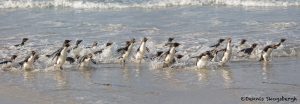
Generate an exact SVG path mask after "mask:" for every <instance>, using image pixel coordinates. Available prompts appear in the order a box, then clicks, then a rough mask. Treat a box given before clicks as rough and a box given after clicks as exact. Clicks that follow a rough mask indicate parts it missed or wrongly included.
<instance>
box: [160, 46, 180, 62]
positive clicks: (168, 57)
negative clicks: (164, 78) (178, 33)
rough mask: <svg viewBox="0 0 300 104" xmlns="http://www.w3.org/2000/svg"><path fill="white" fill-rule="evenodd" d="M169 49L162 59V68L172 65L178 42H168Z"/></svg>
mask: <svg viewBox="0 0 300 104" xmlns="http://www.w3.org/2000/svg"><path fill="white" fill-rule="evenodd" d="M169 45H170V49H169V51H167V53H166V57H165V59H164V63H163V68H165V67H169V66H170V65H172V64H173V63H174V61H175V53H176V47H178V46H179V45H180V44H179V43H176V42H175V43H169Z"/></svg>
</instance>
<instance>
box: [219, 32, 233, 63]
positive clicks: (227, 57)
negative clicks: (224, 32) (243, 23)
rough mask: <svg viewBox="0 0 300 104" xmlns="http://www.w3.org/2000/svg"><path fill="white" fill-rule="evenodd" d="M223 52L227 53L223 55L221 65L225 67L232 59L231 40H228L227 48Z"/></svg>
mask: <svg viewBox="0 0 300 104" xmlns="http://www.w3.org/2000/svg"><path fill="white" fill-rule="evenodd" d="M221 51H225V52H224V54H223V57H222V60H221V61H220V65H221V66H224V65H225V64H226V63H227V62H228V61H230V58H231V55H232V45H231V38H227V45H226V48H225V49H222V50H221Z"/></svg>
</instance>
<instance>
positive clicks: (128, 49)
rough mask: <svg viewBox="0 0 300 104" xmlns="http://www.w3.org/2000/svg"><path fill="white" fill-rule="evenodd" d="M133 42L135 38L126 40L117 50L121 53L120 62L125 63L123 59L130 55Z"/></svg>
mask: <svg viewBox="0 0 300 104" xmlns="http://www.w3.org/2000/svg"><path fill="white" fill-rule="evenodd" d="M134 43H135V39H132V40H131V41H127V42H126V46H125V47H123V48H119V49H118V50H117V52H118V53H121V54H122V56H121V57H120V58H119V59H120V62H121V63H122V64H125V61H126V60H127V59H128V57H129V56H130V54H131V50H132V48H133V45H134Z"/></svg>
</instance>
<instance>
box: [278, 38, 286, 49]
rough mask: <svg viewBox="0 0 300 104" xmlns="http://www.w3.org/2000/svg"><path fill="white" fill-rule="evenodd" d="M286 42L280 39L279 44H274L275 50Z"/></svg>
mask: <svg viewBox="0 0 300 104" xmlns="http://www.w3.org/2000/svg"><path fill="white" fill-rule="evenodd" d="M285 41H286V39H284V38H282V39H280V42H279V43H277V44H276V48H278V47H282V46H283V43H284V42H285Z"/></svg>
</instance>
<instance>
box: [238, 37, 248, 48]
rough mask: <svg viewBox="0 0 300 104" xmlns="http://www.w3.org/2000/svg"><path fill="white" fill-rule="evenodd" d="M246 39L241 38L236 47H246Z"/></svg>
mask: <svg viewBox="0 0 300 104" xmlns="http://www.w3.org/2000/svg"><path fill="white" fill-rule="evenodd" d="M246 42H247V40H246V39H242V40H241V41H240V43H239V45H237V46H236V48H237V49H238V50H242V49H245V48H247V44H246Z"/></svg>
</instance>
